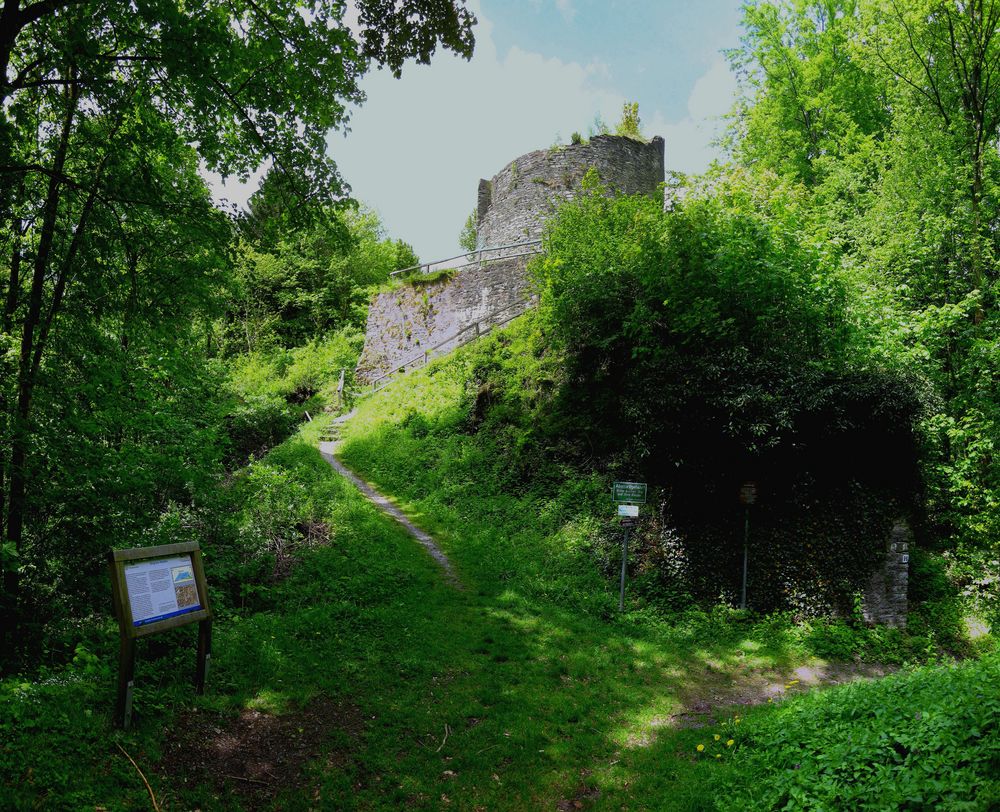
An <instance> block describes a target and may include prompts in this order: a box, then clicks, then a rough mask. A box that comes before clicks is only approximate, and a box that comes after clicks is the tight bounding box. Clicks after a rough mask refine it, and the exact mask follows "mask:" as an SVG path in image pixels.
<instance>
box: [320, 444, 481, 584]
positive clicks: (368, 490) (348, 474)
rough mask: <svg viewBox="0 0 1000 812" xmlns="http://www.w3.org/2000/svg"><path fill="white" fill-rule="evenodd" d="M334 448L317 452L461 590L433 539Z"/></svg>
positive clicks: (447, 560) (322, 447)
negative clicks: (390, 519) (400, 527)
mask: <svg viewBox="0 0 1000 812" xmlns="http://www.w3.org/2000/svg"><path fill="white" fill-rule="evenodd" d="M336 447H337V443H336V442H322V443H320V444H319V451H320V454H322V455H323V459H324V460H326V461H327V462H328V463H329V464H330V466H331V467H332V468H333V470H334V471H336V472H337V473H338V474H340V475H341V476H342V477H344V478H345V479H347V480H349V481H350V482H351V484H353V485H354V487H356V488H357V489H358V490H359V491H361V493H363V494H364V496H365V498H366V499H367V500H368V501H369V502H371V503H372V504H374V505H375V506H376V507H377V508H378V509H379V510H381V511H382V512H383V513H385V514H387V515H389V516H391V517H392V518H393V519H395V520H396V521H397V522H399V523H400V524H401V525H402V526H403V527H404V528H405V529H406V532H407V533H409V534H410V535H411V536H413V538H415V539H416V540H417V541H419V542H420V544H421V545H423V547H424V549H426V550H427V552H429V553H430V554H431V556H432V557H433V558H434V560H435V561H437V563H438V564H439V565H440V566H441V569H442V570H444V574H445V578H447V580H448V582H449V583H450V584H451V585H452V586H454V587H455V588H457V589H462V582H461V581H459V579H458V575H457V574H456V573H455V568H454V567H453V566H452V563H451V561H450V560H449V558H448V556H446V555H445V554H444V553H443V552H442V551H441V548H440V547H438V546H437V544H436V543H435V541H434V539H433V538H431V536H430V535H428V534H427V533H425V532H424V531H423V530H421V529H420V528H419V527H417V526H416V525H415V524H414V523H413V522H411V521H410V520H409V519H408V518H407V517H406V514H405V513H403V511H401V510H400V509H399V508H398V507H396V505H394V504H393V503H392V502H391V501H390V500H389V499H388V498H387V497H385V496H383V495H382V494H381V493H379V492H378V491H377V490H375V488H374V487H372V486H371V485H370V484H368V483H367V482H365V481H364V480H363V479H362V478H361V477H359V476H358V475H357V474H355V473H354V471H352V470H351V469H350V468H348V467H347V466H346V465H344V464H343V463H342V462H341V461H340V460H338V459H337V458H336V456H334V451H335V450H336Z"/></svg>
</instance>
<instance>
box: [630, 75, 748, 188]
mask: <svg viewBox="0 0 1000 812" xmlns="http://www.w3.org/2000/svg"><path fill="white" fill-rule="evenodd" d="M736 87H737V86H736V77H735V76H733V74H732V73H731V72H730V70H729V67H728V66H727V65H726V62H725V60H723V59H718V60H716V61H715V62H714V63H713V64H712V66H711V67H710V68H709V69H708V70H707V71H706V72H705V73H704V74H703V75H702V76H701V77H699V78H698V80H697V81H696V82H695V83H694V87H693V88H692V89H691V95H690V96H688V104H687V108H688V112H687V116H685V117H684V118H683V119H681V120H680V121H674V122H671V121H667V120H666V119H664V118H663V116H662V115H659V114H655V115H654V117H653V119H652V120H651V121H649V122H645V121H644V122H643V129H644V130H645V132H647V133H650V134H654V133H657V134H660V135H662V136H663V138H664V140H665V141H666V142H667V143H666V165H667V170H668V171H671V170H675V171H680V172H687V173H689V174H693V173H697V172H703V171H704V170H705V169H707V168H708V165H709V164H710V163H711V162H712V161H713V160H714V159H716V158H719V157H721V156H720V153H719V150H718V149H717V148H716V147H714V146H712V142H713V141H715V140H716V139H717V138H718V137H719V136H720V135H721V134H722V131H723V128H724V123H723V121H722V116H724V115H725V114H726V113H728V112H729V111H730V109H731V108H732V105H733V100H734V98H735V96H736Z"/></svg>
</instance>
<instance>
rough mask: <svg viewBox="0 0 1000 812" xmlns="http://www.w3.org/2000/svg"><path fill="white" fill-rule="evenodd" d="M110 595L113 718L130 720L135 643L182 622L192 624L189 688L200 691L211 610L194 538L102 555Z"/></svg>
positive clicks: (207, 654) (126, 722)
mask: <svg viewBox="0 0 1000 812" xmlns="http://www.w3.org/2000/svg"><path fill="white" fill-rule="evenodd" d="M108 564H109V565H110V567H111V594H112V596H113V597H114V602H115V616H116V617H117V618H118V628H119V631H120V632H121V646H120V653H119V660H118V701H117V705H116V708H115V721H116V723H117V724H119V725H121V726H122V727H124V728H125V729H126V730H127V729H128V727H129V725H130V724H131V721H132V691H133V687H134V683H135V652H136V641H137V640H138V639H139V638H140V637H146V636H147V635H150V634H155V633H156V632H162V631H166V630H167V629H174V628H176V627H178V626H184V625H186V624H188V623H197V624H198V667H197V671H196V673H195V687H196V689H197V691H198V693H202V692H203V691H204V690H205V680H206V679H207V677H208V665H209V661H210V660H211V658H212V611H211V609H210V608H209V605H208V585H207V583H206V582H205V570H204V568H203V567H202V563H201V548H200V547H199V546H198V542H196V541H190V542H183V543H181V544H164V545H161V546H159V547H135V548H132V549H130V550H112V551H110V552H109V553H108Z"/></svg>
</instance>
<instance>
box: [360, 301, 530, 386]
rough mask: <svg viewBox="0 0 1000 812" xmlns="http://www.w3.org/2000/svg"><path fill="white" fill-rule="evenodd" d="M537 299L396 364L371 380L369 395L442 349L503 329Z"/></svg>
mask: <svg viewBox="0 0 1000 812" xmlns="http://www.w3.org/2000/svg"><path fill="white" fill-rule="evenodd" d="M537 298H538V297H536V296H529V297H528V298H527V299H520V300H519V301H516V302H514V303H513V304H509V305H507V306H506V307H501V308H500V309H499V310H494V311H493V312H492V313H490V314H489V315H488V316H484V317H483V318H481V319H479V320H478V321H475V322H474V323H472V324H469V325H467V326H466V327H463V328H462V329H461V330H458V331H457V332H454V333H452V334H451V335H450V336H448V337H447V338H444V339H442V340H441V341H439V342H438V343H437V344H435V345H434V346H433V347H428V348H427V349H425V350H422V351H421V352H419V353H417V354H416V355H413V356H411V357H410V358H408V359H407V360H405V361H403V362H401V363H399V364H396V366H394V367H393V368H392V369H390V370H389V371H388V372H383V373H382V374H381V375H379V376H378V377H377V378H373V379H372V380H371V382H370V384H369V385H370V389H369V394H370V393H373V392H377V391H378V390H379V389H382V388H383V387H385V386H387V385H388V384H389V382H390V380H391V379H392V377H393V376H394V375H396V374H397V373H399V372H406V371H407V370H409V369H419V368H420V367H422V366H425V365H426V364H427V363H428V362H429V361H430V360H431V354H432V353H436V352H437V351H438V350H440V349H441V348H442V347H445V346H447V345H449V344H452V346H451V347H450V348H449V349H453V350H457V349H458V348H459V347H462V346H465V345H466V344H468V343H469V342H470V341H475V340H476V339H477V338H479V337H480V336H484V335H488V334H489V333H491V332H492V331H493V330H495V329H496V328H497V327H503V326H504V325H505V324H507V323H509V322H511V321H513V320H514V319H516V318H517V317H518V316H520V315H521V314H522V313H523V312H524V311H525V310H527V309H528V307H529V306H530V305H531V304H532V303H533V302H535V301H536V300H537ZM511 310H513V311H514V312H513V313H510V314H509V315H507V316H504V317H503V318H500V319H498V318H497V317H498V316H501V315H503V314H504V313H508V311H511ZM463 336H464V338H463Z"/></svg>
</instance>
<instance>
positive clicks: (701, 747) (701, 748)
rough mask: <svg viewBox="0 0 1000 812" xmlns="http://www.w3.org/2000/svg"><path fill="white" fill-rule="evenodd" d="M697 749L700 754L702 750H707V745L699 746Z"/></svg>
mask: <svg viewBox="0 0 1000 812" xmlns="http://www.w3.org/2000/svg"><path fill="white" fill-rule="evenodd" d="M695 749H696V750H697V751H698V752H699V753H700V752H701V751H702V750H704V749H705V745H703V744H699V745H698V746H697V747H696V748H695Z"/></svg>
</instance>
